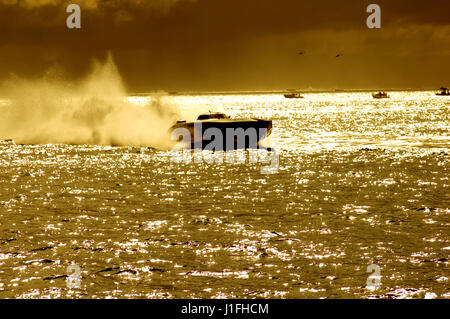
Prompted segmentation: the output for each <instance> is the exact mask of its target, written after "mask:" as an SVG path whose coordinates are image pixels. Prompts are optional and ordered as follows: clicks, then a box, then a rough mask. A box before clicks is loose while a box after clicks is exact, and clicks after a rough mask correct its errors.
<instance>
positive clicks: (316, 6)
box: [0, 0, 450, 92]
mask: <svg viewBox="0 0 450 319" xmlns="http://www.w3.org/2000/svg"><path fill="white" fill-rule="evenodd" d="M69 3H77V4H79V5H80V6H81V9H82V16H81V29H79V30H76V29H68V28H67V27H66V18H67V16H68V15H69V14H68V13H66V6H67V5H68V4H69ZM370 3H377V4H379V5H380V7H381V21H382V27H381V29H368V28H367V26H366V19H367V17H368V16H369V13H367V12H366V7H367V6H368V5H369V4H370ZM449 12H450V1H448V0H429V1H424V0H371V1H364V0H340V1H337V0H315V1H312V0H308V1H302V0H271V1H266V0H129V1H124V0H101V1H100V0H78V1H76V0H74V1H62V0H0V69H1V71H2V72H1V73H0V81H1V80H5V79H7V78H8V77H9V76H11V74H14V75H19V76H22V77H35V76H40V75H42V74H44V73H45V72H48V70H49V69H50V68H51V69H54V68H57V69H58V70H63V71H64V74H65V77H67V78H69V79H77V78H79V77H81V76H83V74H84V73H85V72H87V70H88V68H89V66H90V65H91V62H92V59H93V58H104V57H105V56H106V55H107V53H108V52H111V53H112V55H113V57H114V59H115V61H116V63H117V66H118V68H119V71H120V73H121V74H122V76H123V79H124V82H125V84H126V86H127V87H128V89H129V90H130V91H133V92H148V91H152V90H166V91H191V90H192V91H215V90H218V91H222V90H280V89H293V88H295V89H307V88H315V89H334V88H349V89H350V88H355V89H363V88H380V87H385V88H434V87H436V88H437V87H439V86H442V85H450V14H449ZM300 51H302V52H303V55H300V54H299V52H300ZM338 53H339V54H343V55H342V56H341V57H339V58H336V54H338Z"/></svg>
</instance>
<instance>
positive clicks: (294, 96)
mask: <svg viewBox="0 0 450 319" xmlns="http://www.w3.org/2000/svg"><path fill="white" fill-rule="evenodd" d="M284 97H285V98H287V99H303V98H304V97H303V96H302V95H301V94H300V93H287V94H285V95H284Z"/></svg>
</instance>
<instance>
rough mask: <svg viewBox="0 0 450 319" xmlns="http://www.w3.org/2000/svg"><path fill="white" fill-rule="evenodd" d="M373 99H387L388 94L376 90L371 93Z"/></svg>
mask: <svg viewBox="0 0 450 319" xmlns="http://www.w3.org/2000/svg"><path fill="white" fill-rule="evenodd" d="M372 96H373V98H374V99H388V98H389V95H388V94H387V93H386V92H378V93H374V94H372Z"/></svg>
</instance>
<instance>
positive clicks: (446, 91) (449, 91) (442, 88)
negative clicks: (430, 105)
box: [436, 87, 450, 96]
mask: <svg viewBox="0 0 450 319" xmlns="http://www.w3.org/2000/svg"><path fill="white" fill-rule="evenodd" d="M439 90H441V92H439V93H436V95H442V96H448V95H450V90H449V89H447V88H445V87H441V88H440V89H439Z"/></svg>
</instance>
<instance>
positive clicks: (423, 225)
mask: <svg viewBox="0 0 450 319" xmlns="http://www.w3.org/2000/svg"><path fill="white" fill-rule="evenodd" d="M391 96H392V98H391V99H387V100H374V99H372V97H371V96H370V94H369V93H354V94H351V93H348V94H347V93H339V94H307V95H305V99H300V100H288V99H284V98H283V96H281V95H226V96H217V95H208V96H178V97H171V98H170V99H172V100H173V101H174V102H175V103H177V104H178V105H180V107H181V108H184V109H189V108H191V107H199V106H200V107H201V108H204V109H212V110H221V111H224V112H226V113H228V114H229V115H231V116H233V117H240V116H245V117H247V116H248V117H261V118H272V119H273V120H274V128H275V130H274V136H273V138H272V144H273V146H274V147H275V148H276V149H277V150H278V152H279V156H280V163H279V168H278V172H277V173H276V174H270V175H265V174H262V173H261V169H260V168H261V166H262V165H263V164H261V163H259V164H258V163H257V164H254V163H249V162H248V161H246V162H245V163H234V164H233V163H223V164H207V163H191V164H187V163H180V164H177V163H175V162H174V161H173V160H172V155H171V154H172V153H170V152H166V151H158V150H153V149H149V148H132V147H104V146H71V145H35V146H33V145H17V144H15V143H14V142H2V143H0V221H1V225H0V298H47V297H49V298H71V297H84V298H96V297H99V298H106V297H113V298H141V297H144V298H370V297H381V298H405V297H406V298H411V297H412V298H414V297H417V298H425V297H426V298H436V297H438V298H449V297H450V284H449V277H450V271H449V259H448V258H449V253H450V240H449V235H450V228H449V225H450V197H449V194H450V189H449V184H450V182H449V176H450V166H449V159H450V157H449V154H450V153H449V152H450V149H449V146H450V140H449V139H450V135H449V129H450V123H449V114H450V108H449V106H450V98H446V97H438V96H435V95H434V93H433V92H412V93H408V92H398V93H391ZM168 99H169V98H168ZM149 125H150V123H149ZM261 152H265V151H261ZM238 153H239V155H242V156H246V155H247V154H246V153H245V152H242V151H240V152H238ZM71 263H75V264H77V265H79V266H80V269H81V276H82V278H81V288H80V289H68V288H67V286H66V277H65V276H66V275H67V266H68V265H70V264H71ZM370 264H376V265H378V266H379V267H380V269H381V273H380V275H381V288H380V289H378V290H376V291H371V290H369V289H367V288H366V282H367V278H368V276H369V275H370V274H369V273H367V272H366V270H367V267H368V265H370Z"/></svg>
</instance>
